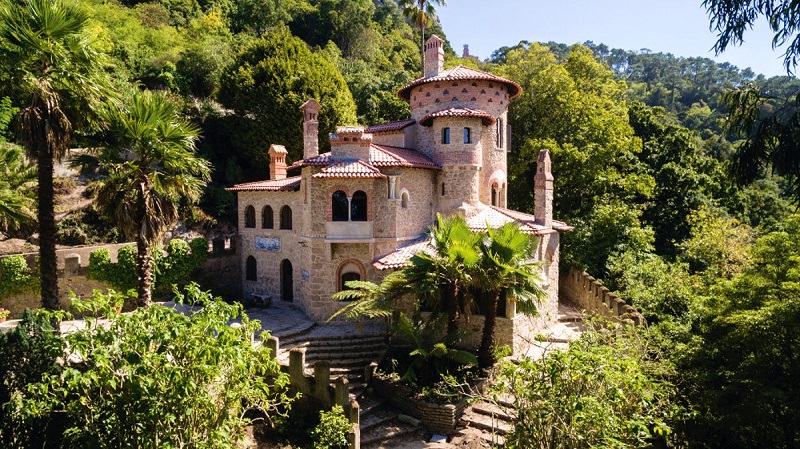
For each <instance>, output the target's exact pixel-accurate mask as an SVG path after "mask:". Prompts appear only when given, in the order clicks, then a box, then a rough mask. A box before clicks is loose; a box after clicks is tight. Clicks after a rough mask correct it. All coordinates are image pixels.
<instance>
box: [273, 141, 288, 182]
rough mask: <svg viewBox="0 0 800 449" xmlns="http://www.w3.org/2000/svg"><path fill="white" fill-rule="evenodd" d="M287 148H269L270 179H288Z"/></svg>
mask: <svg viewBox="0 0 800 449" xmlns="http://www.w3.org/2000/svg"><path fill="white" fill-rule="evenodd" d="M287 154H289V152H288V151H286V147H284V146H283V145H275V144H272V145H270V147H269V179H271V180H273V181H277V180H279V179H286V155H287Z"/></svg>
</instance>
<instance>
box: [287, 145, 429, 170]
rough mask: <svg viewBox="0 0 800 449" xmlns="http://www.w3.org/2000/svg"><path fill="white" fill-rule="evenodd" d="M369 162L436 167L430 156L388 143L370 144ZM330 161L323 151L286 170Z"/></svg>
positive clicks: (326, 163) (329, 155)
mask: <svg viewBox="0 0 800 449" xmlns="http://www.w3.org/2000/svg"><path fill="white" fill-rule="evenodd" d="M369 159H370V164H371V165H373V166H375V167H417V168H436V169H438V168H439V166H438V165H436V163H435V162H433V160H431V158H429V157H428V156H425V155H424V154H422V153H420V152H419V151H417V150H412V149H410V148H399V147H392V146H389V145H378V144H372V145H371V146H370V149H369ZM330 163H331V153H323V154H320V155H319V156H314V157H311V158H308V159H303V160H300V161H297V162H295V163H294V164H292V165H291V167H288V169H287V170H292V169H297V168H300V167H305V166H326V165H330Z"/></svg>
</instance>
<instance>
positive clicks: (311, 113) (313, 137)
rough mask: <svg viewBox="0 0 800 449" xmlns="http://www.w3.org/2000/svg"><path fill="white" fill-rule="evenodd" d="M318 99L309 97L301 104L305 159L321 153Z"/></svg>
mask: <svg viewBox="0 0 800 449" xmlns="http://www.w3.org/2000/svg"><path fill="white" fill-rule="evenodd" d="M320 107H321V106H320V104H319V103H317V100H315V99H313V98H309V99H308V101H306V102H305V103H303V105H302V106H300V109H301V110H302V111H303V159H308V158H312V157H315V156H317V155H319V118H318V117H317V113H318V112H319V109H320Z"/></svg>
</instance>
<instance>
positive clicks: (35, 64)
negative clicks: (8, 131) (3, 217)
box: [0, 0, 109, 309]
mask: <svg viewBox="0 0 800 449" xmlns="http://www.w3.org/2000/svg"><path fill="white" fill-rule="evenodd" d="M88 24H89V14H88V13H87V12H86V11H85V10H84V9H83V8H81V7H80V6H79V5H77V4H75V3H72V2H68V1H67V0H0V49H2V50H0V65H2V69H3V71H4V73H5V74H7V76H8V77H9V81H10V83H11V85H12V86H14V88H15V91H17V92H20V93H21V94H20V98H18V101H19V102H20V104H21V105H22V107H21V109H20V111H19V115H18V116H17V131H18V132H17V138H18V140H19V141H20V143H21V144H22V145H23V147H25V151H26V152H27V154H28V156H29V157H30V158H31V159H32V160H35V161H36V165H37V169H38V176H37V177H38V199H39V204H38V208H37V209H38V210H37V219H38V221H39V263H40V268H41V285H42V305H43V306H44V307H46V308H50V309H56V308H58V278H57V273H56V246H55V235H56V223H55V215H54V210H53V196H54V193H53V161H54V159H59V160H60V159H61V158H62V157H63V156H64V155H65V154H66V152H67V150H68V146H69V142H70V139H71V135H72V131H73V129H74V128H75V126H76V125H77V124H79V123H80V122H81V121H82V120H85V119H86V118H91V117H92V114H91V111H92V110H94V109H95V106H96V105H97V104H98V102H99V101H100V100H101V99H103V98H104V97H105V95H106V92H107V86H108V85H109V83H107V82H106V80H107V78H106V76H105V75H104V71H103V69H104V58H103V57H102V55H100V54H99V53H96V52H95V51H94V50H93V48H92V46H91V44H90V42H89V40H88V38H87V34H86V33H85V31H86V30H87V26H88Z"/></svg>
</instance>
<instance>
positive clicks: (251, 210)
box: [244, 206, 256, 228]
mask: <svg viewBox="0 0 800 449" xmlns="http://www.w3.org/2000/svg"><path fill="white" fill-rule="evenodd" d="M244 227H245V228H255V227H256V208H255V207H253V206H247V208H246V209H245V210H244Z"/></svg>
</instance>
